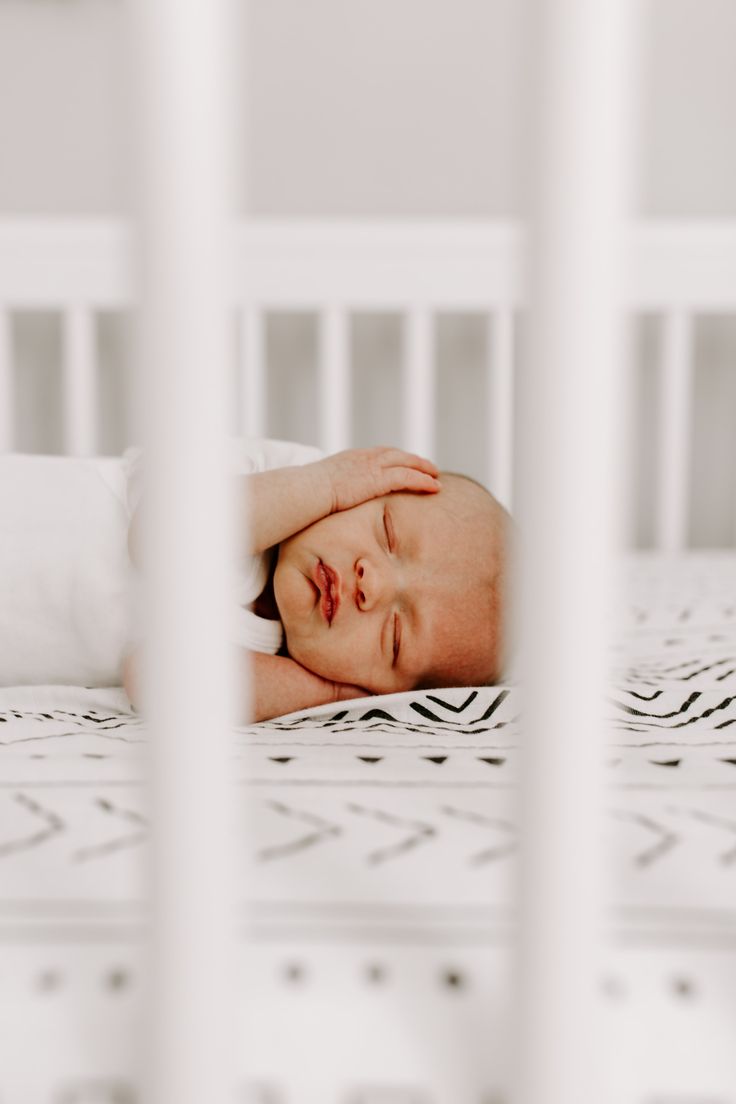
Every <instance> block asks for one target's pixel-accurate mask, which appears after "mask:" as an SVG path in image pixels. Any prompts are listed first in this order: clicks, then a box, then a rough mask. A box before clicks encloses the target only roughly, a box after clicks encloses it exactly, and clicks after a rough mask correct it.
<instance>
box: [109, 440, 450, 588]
mask: <svg viewBox="0 0 736 1104" xmlns="http://www.w3.org/2000/svg"><path fill="white" fill-rule="evenodd" d="M437 475H438V471H437V468H436V467H435V465H434V464H433V463H432V462H431V461H430V460H424V459H422V457H420V456H415V455H414V454H413V453H409V452H403V451H402V450H401V449H395V448H383V447H378V448H370V449H349V450H347V451H346V452H338V453H336V455H334V456H327V457H325V459H324V460H317V461H316V462H314V463H312V464H304V465H302V466H301V467H288V468H274V469H273V471H266V472H255V473H254V474H252V475H238V476H235V477H234V479H235V511H236V517H235V534H236V540H237V555H238V556H249V555H254V554H258V553H259V552H265V551H266V550H267V549H269V548H274V547H275V546H276V545H277V544H280V543H281V541H283V540H286V538H287V537H291V536H293V534H294V533H299V532H301V530H302V529H306V527H307V526H308V525H312V524H313V522H315V521H319V520H320V518H323V517H326V516H327V515H328V514H332V513H335V512H336V511H337V510H348V509H350V507H351V506H357V505H358V504H359V503H361V502H366V501H367V500H368V499H371V498H378V497H380V496H381V495H385V494H389V493H390V492H391V491H417V492H420V493H421V492H425V493H429V494H431V493H432V492H434V491H438V490H439V487H440V485H439V482H438V480H437ZM246 519H247V520H248V524H247V526H246ZM140 529H141V507H140V506H139V507H138V509H137V510H136V512H135V514H134V516H133V519H132V521H131V523H130V528H129V530H128V552H129V554H130V559H131V561H132V563H134V564H135V566H136V567H140V566H141V564H140ZM246 531H247V534H248V536H247V540H246V539H245V538H244V537H243V534H244V533H245V532H246Z"/></svg>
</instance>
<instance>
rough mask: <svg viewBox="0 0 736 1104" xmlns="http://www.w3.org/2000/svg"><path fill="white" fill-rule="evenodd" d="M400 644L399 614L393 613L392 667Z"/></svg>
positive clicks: (396, 658)
mask: <svg viewBox="0 0 736 1104" xmlns="http://www.w3.org/2000/svg"><path fill="white" fill-rule="evenodd" d="M400 645H401V633H400V631H399V615H398V613H395V614H394V661H393V663H392V665H391V666H392V667H395V666H396V661H397V660H398V658H399V647H400Z"/></svg>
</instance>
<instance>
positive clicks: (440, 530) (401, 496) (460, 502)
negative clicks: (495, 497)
mask: <svg viewBox="0 0 736 1104" xmlns="http://www.w3.org/2000/svg"><path fill="white" fill-rule="evenodd" d="M462 482H463V481H462V480H459V479H457V478H453V479H452V480H450V481H446V482H445V483H444V484H443V487H442V490H441V491H440V492H439V494H433V495H419V494H410V493H408V492H400V493H398V494H395V495H390V496H389V501H391V500H393V506H394V508H395V510H396V512H397V515H398V520H400V522H401V524H402V525H403V526H404V527H405V528H406V529H408V530H410V531H412V532H415V533H417V534H421V533H425V534H429V535H430V536H431V537H432V539H433V540H432V543H436V544H438V545H439V544H446V543H448V542H449V543H451V544H454V543H457V541H458V540H459V539H462V540H467V539H469V538H471V537H472V536H474V535H475V536H478V537H480V536H481V533H482V532H484V535H485V538H486V539H487V538H488V536H489V531H488V524H487V523H488V522H489V520H490V509H489V502H490V499H489V501H488V502H486V501H484V496H485V492H484V491H482V490H480V488H475V487H473V485H472V484H471V487H473V490H475V491H479V492H480V493H479V494H475V493H473V491H471V492H470V493H468V491H467V490H466V489H465V488H464V487H462V486H458V484H460V483H462Z"/></svg>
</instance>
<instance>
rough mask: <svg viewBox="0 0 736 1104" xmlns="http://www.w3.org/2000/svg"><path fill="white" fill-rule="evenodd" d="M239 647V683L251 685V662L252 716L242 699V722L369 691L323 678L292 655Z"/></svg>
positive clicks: (240, 704) (361, 694)
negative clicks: (248, 678)
mask: <svg viewBox="0 0 736 1104" xmlns="http://www.w3.org/2000/svg"><path fill="white" fill-rule="evenodd" d="M238 650H239V653H240V654H239V656H238V663H239V665H240V671H242V675H240V677H238V684H241V683H242V684H245V685H247V682H246V680H247V677H248V670H247V665H248V663H250V670H251V683H250V686H251V698H252V701H251V708H250V711H249V716H246V712H245V709H244V707H243V705H242V703H240V702H239V703H238V709H237V713H238V720H237V723H238V724H248V723H249V721H267V720H269V718H271V717H279V716H281V715H282V714H283V713H294V712H296V710H297V709H311V708H313V707H314V706H316V705H326V704H328V703H329V702H337V701H344V700H346V699H348V698H363V697H366V696H367V695H368V693H369V691H368V690H364V689H362V688H361V687H360V686H350V685H348V684H347V683H342V682H330V681H329V680H328V679H323V678H320V676H319V675H315V674H314V673H313V672H312V671H308V670H307V668H306V667H302V666H301V664H299V663H297V662H296V660H293V659H290V658H289V657H288V656H279V655H266V654H264V653H263V652H247V651H246V650H245V649H243V648H240V649H238Z"/></svg>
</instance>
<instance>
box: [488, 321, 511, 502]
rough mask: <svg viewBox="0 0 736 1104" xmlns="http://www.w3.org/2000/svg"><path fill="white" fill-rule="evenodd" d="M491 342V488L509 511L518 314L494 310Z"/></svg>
mask: <svg viewBox="0 0 736 1104" xmlns="http://www.w3.org/2000/svg"><path fill="white" fill-rule="evenodd" d="M489 322H490V327H491V328H490V340H489V342H488V352H489V361H488V403H489V408H488V415H487V418H486V426H487V432H488V487H489V489H490V491H491V492H492V493H493V494H494V495H495V496H496V498H497V499H498V501H499V502H500V503H501V504H502V505H503V506H505V507H506V509H507V510H510V509H511V506H512V494H513V449H514V438H513V434H514V315H513V311H512V310H510V309H508V308H503V309H499V310H497V311H494V313H493V316H492V318H491V319H490V320H489Z"/></svg>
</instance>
